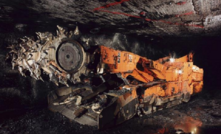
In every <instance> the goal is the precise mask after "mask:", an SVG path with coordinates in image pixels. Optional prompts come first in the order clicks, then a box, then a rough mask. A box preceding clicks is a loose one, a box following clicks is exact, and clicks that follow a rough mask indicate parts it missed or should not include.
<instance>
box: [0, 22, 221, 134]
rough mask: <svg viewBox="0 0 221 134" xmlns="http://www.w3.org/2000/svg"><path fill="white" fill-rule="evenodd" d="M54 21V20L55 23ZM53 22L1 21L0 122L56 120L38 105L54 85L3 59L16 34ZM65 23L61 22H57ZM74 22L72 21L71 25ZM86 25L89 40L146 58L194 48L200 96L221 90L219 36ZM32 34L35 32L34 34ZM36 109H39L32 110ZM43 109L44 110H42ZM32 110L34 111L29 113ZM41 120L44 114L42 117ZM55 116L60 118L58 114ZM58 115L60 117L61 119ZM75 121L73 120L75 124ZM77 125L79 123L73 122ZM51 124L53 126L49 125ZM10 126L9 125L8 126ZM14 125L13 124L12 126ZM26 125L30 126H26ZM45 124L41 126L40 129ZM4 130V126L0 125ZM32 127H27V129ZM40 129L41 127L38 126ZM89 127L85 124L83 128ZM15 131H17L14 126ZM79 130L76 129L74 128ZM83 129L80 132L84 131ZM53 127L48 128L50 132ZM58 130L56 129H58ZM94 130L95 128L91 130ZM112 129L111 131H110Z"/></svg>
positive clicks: (27, 33) (208, 96)
mask: <svg viewBox="0 0 221 134" xmlns="http://www.w3.org/2000/svg"><path fill="white" fill-rule="evenodd" d="M56 24H57V23H56ZM56 24H55V23H52V24H47V25H43V26H42V25H40V26H38V25H37V24H32V25H27V26H22V28H21V29H19V28H15V27H14V24H8V23H6V24H4V23H3V24H2V25H1V29H0V44H1V46H0V55H1V70H0V77H1V81H0V101H1V103H0V117H1V119H2V120H1V121H0V123H1V122H3V125H2V126H4V122H7V120H11V122H13V121H14V120H16V119H17V120H20V119H21V117H23V116H24V115H25V114H27V113H29V114H31V115H27V116H28V117H29V116H42V115H45V116H48V117H50V118H46V119H45V120H46V121H48V120H51V118H53V119H54V120H53V119H52V120H53V122H54V124H52V126H56V125H57V124H56V123H60V120H59V119H57V118H58V117H57V116H58V115H56V116H54V115H53V116H52V115H50V112H49V111H47V110H45V111H43V112H42V109H46V108H47V94H48V92H49V91H51V90H53V89H55V88H56V87H55V85H54V84H53V83H51V82H47V81H49V80H48V78H45V81H46V82H41V81H35V80H34V79H32V78H30V77H29V76H28V77H26V78H25V77H22V76H21V75H20V74H18V72H17V71H11V65H10V61H9V60H7V61H5V60H4V56H5V54H6V53H7V52H8V49H7V48H6V47H7V46H8V45H9V44H11V43H17V41H18V40H19V38H20V37H23V36H35V32H36V31H41V32H44V31H50V32H53V33H54V32H55V30H56ZM58 24H59V25H61V26H64V27H66V26H65V24H63V23H59V22H58ZM75 25H76V24H74V26H75ZM74 26H73V27H68V29H69V30H74V28H75V27H74ZM90 27H92V26H88V27H84V26H81V25H80V24H79V29H80V31H81V34H82V35H83V36H84V37H88V38H90V39H91V44H93V45H94V44H96V45H106V46H110V47H113V48H115V49H120V50H126V51H131V52H134V53H136V54H139V55H141V56H145V57H147V58H150V59H154V60H155V59H158V58H161V57H164V56H168V55H169V54H170V53H172V54H175V55H176V57H181V56H183V55H185V54H188V53H189V52H192V51H193V52H194V64H195V65H197V66H199V67H201V68H203V69H204V88H203V92H202V93H200V94H199V96H200V97H201V98H204V99H205V100H206V99H211V98H213V97H219V96H220V94H221V86H220V80H221V79H220V76H221V71H220V68H221V56H220V42H221V38H220V36H188V37H176V36H174V37H171V36H166V37H160V36H139V35H136V34H133V35H123V34H120V33H111V32H105V31H102V29H101V30H98V31H96V33H93V32H92V33H91V32H90ZM35 37H36V36H35ZM36 111H39V113H35V112H36ZM46 111H47V112H46ZM32 113H34V114H32ZM42 118H43V120H44V117H42ZM59 118H61V117H60V116H59ZM63 120H64V119H63V117H62V121H63ZM75 125H76V124H75ZM0 126H1V125H0ZM76 126H77V127H78V128H81V126H80V125H76ZM60 127H62V126H60ZM52 128H53V127H52ZM8 129H9V130H10V128H8ZM13 129H15V128H13ZM29 129H30V128H29ZM44 129H46V128H43V130H44ZM71 129H73V126H71V127H68V129H67V130H65V132H68V131H69V130H71ZM2 130H4V131H6V132H7V130H5V129H2ZM31 130H32V129H30V131H31ZM40 130H42V129H40ZM86 130H90V128H87V127H86V129H85V130H84V131H86ZM15 131H20V130H16V129H15ZM78 131H79V132H81V131H80V130H78ZM84 131H83V132H84ZM54 132H55V130H53V131H50V133H54ZM58 132H60V131H58ZM93 133H98V131H95V130H94V131H93ZM110 133H112V131H110Z"/></svg>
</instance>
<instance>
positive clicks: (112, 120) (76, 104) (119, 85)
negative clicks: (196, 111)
mask: <svg viewBox="0 0 221 134" xmlns="http://www.w3.org/2000/svg"><path fill="white" fill-rule="evenodd" d="M37 35H38V36H37V37H38V39H37V40H36V41H34V40H33V39H31V38H28V37H24V38H22V39H21V43H20V44H17V45H11V46H9V48H10V49H11V51H10V52H9V53H8V55H7V57H9V58H10V57H11V59H12V62H11V63H12V68H13V69H14V67H17V68H18V70H19V72H20V73H21V75H22V76H25V75H26V74H27V72H29V74H30V76H31V77H33V78H34V79H37V80H43V79H42V77H41V76H42V72H43V73H44V74H47V75H48V76H49V79H50V81H52V82H54V83H55V84H56V85H57V86H59V88H58V89H55V90H54V91H52V92H50V93H49V95H48V107H49V109H50V110H51V111H54V112H59V113H61V114H63V115H65V116H66V117H67V118H69V119H71V120H75V121H76V122H78V123H80V124H85V125H91V126H97V127H98V128H99V129H102V128H106V127H111V126H114V125H117V124H120V123H122V122H124V121H126V120H129V119H131V118H132V117H133V116H135V115H138V116H142V115H145V114H151V113H153V112H156V111H158V110H162V109H164V108H168V107H171V106H174V105H178V104H180V103H182V102H188V101H189V100H190V97H191V95H193V94H195V93H198V92H200V91H201V89H202V86H203V69H201V68H199V67H197V66H196V65H194V64H193V54H192V53H189V54H188V55H186V56H183V57H181V58H173V57H170V56H168V57H164V58H161V59H158V60H151V59H147V58H145V57H141V56H139V55H136V54H134V53H131V52H127V51H119V50H114V49H112V48H109V47H106V46H102V45H91V46H90V45H89V43H88V40H86V41H85V42H84V43H82V42H80V41H78V40H79V38H80V37H79V36H80V33H79V30H78V27H77V28H76V29H75V31H70V32H67V31H66V30H65V29H64V28H62V27H59V26H58V30H57V34H56V35H53V34H51V33H48V32H46V33H37ZM61 85H63V87H62V86H61Z"/></svg>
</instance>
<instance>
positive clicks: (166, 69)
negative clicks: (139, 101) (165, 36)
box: [100, 46, 203, 98]
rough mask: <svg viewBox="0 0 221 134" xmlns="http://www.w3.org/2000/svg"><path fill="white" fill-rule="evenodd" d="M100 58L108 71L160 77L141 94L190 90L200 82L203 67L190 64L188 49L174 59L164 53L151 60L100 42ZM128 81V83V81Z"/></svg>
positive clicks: (164, 94) (197, 88)
mask: <svg viewBox="0 0 221 134" xmlns="http://www.w3.org/2000/svg"><path fill="white" fill-rule="evenodd" d="M100 51H101V61H102V63H104V64H106V65H107V66H108V69H109V70H108V72H110V73H118V74H121V76H122V78H125V79H126V78H127V77H128V76H132V77H134V79H136V80H138V81H140V82H143V83H148V82H152V81H156V80H164V82H162V83H161V84H158V85H156V86H151V87H148V88H147V90H145V92H144V94H143V98H145V97H148V96H153V95H155V96H161V97H170V96H174V95H176V94H179V93H183V94H187V93H188V94H190V95H191V94H193V93H197V92H199V91H201V89H202V86H203V69H200V68H198V67H197V66H195V65H193V61H192V57H193V54H192V53H190V54H188V55H186V56H183V57H181V58H178V59H173V58H170V57H164V58H161V59H159V60H156V61H152V60H150V59H147V58H145V57H141V56H139V55H136V54H134V53H131V52H127V51H119V50H114V49H111V48H108V47H105V46H100ZM130 84H132V83H130Z"/></svg>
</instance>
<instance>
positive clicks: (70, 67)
mask: <svg viewBox="0 0 221 134" xmlns="http://www.w3.org/2000/svg"><path fill="white" fill-rule="evenodd" d="M83 53H84V50H83V48H82V47H81V46H80V45H79V44H78V43H77V42H74V41H71V42H64V43H62V44H61V45H60V47H59V48H58V51H57V61H58V64H59V65H60V67H61V68H62V69H64V70H65V71H68V72H73V71H77V70H78V69H79V68H80V67H81V65H82V63H83V56H84V55H83Z"/></svg>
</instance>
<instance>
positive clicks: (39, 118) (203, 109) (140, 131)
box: [0, 93, 221, 134]
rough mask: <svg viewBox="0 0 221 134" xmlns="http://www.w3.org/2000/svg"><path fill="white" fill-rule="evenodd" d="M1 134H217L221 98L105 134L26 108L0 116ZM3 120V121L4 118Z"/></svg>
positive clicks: (196, 101)
mask: <svg viewBox="0 0 221 134" xmlns="http://www.w3.org/2000/svg"><path fill="white" fill-rule="evenodd" d="M1 117H2V119H3V120H2V119H1V121H0V133H1V134H9V133H22V134H28V133H32V134H35V133H36V134H37V133H42V134H44V133H45V134H61V133H62V134H66V133H67V134H68V133H78V134H80V133H88V134H89V133H90V134H94V133H98V134H107V133H110V134H121V133H131V134H153V133H158V134H164V133H172V134H173V133H195V134H202V133H206V134H207V133H210V134H212V133H220V132H221V127H219V126H221V97H220V95H217V93H213V94H206V93H203V94H200V95H198V96H194V97H192V98H191V100H190V102H189V103H183V104H181V105H178V106H174V107H172V108H169V109H166V110H162V111H159V112H157V113H154V114H151V115H144V116H142V117H137V116H136V117H134V118H132V119H131V120H129V121H127V122H125V123H123V124H121V125H118V126H116V127H114V128H110V129H108V130H102V131H100V130H97V128H95V127H90V126H84V125H80V124H78V123H76V122H74V121H70V120H69V119H67V118H66V117H64V116H63V115H61V114H59V113H53V112H51V111H49V110H48V109H47V107H44V106H43V107H28V108H26V109H11V110H6V111H2V112H1ZM3 117H4V118H3Z"/></svg>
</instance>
